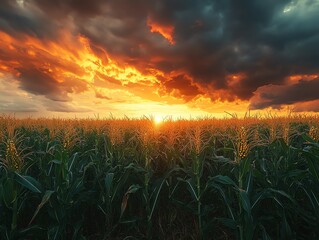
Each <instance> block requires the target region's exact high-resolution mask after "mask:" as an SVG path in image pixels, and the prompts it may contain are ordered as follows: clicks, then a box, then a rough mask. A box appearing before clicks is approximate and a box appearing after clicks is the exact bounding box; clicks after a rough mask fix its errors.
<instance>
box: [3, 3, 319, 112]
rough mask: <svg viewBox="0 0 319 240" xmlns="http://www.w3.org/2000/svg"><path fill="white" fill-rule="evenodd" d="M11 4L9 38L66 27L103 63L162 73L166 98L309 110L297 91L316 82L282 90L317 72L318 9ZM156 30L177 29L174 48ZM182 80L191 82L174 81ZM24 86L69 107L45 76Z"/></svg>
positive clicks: (6, 18)
mask: <svg viewBox="0 0 319 240" xmlns="http://www.w3.org/2000/svg"><path fill="white" fill-rule="evenodd" d="M3 3H4V4H2V5H1V7H0V29H1V30H2V31H5V32H8V33H9V34H10V33H12V32H13V31H15V32H24V33H26V34H30V35H33V36H38V37H42V36H48V37H50V38H54V36H55V35H54V34H53V33H54V32H58V31H59V30H60V29H61V27H63V28H67V29H68V30H69V31H70V32H71V33H72V34H74V35H77V34H81V35H83V36H85V37H87V38H88V39H90V43H91V46H92V49H93V51H94V52H95V53H96V54H98V55H100V56H102V57H101V58H102V59H103V64H107V63H108V57H106V54H109V55H110V56H111V57H112V58H113V59H116V60H117V61H118V62H119V63H121V64H127V65H134V66H135V67H136V68H137V69H138V70H140V71H141V72H143V73H149V69H157V70H159V71H162V72H163V73H164V75H165V76H166V77H162V78H158V79H159V80H160V81H161V84H162V87H163V88H164V89H167V92H168V93H171V92H172V91H174V90H176V91H178V92H179V93H180V97H182V98H184V99H185V100H186V101H188V100H189V99H193V98H195V97H196V96H198V95H200V94H205V95H206V96H210V97H211V99H212V101H214V100H218V99H221V100H229V101H233V100H234V99H242V100H249V99H251V98H252V97H253V99H252V105H251V106H252V107H253V108H263V107H264V106H267V105H269V106H275V105H276V104H279V105H280V104H285V103H286V104H291V103H296V102H299V101H308V100H309V97H307V96H306V94H301V95H300V94H297V93H299V91H298V89H299V88H300V87H307V86H308V84H309V85H311V84H316V82H317V81H312V82H311V83H310V82H309V83H308V82H307V83H306V82H305V83H303V82H300V83H299V84H296V85H293V86H294V87H292V86H285V85H284V83H285V79H286V78H287V77H289V76H290V75H296V74H300V75H305V74H318V73H319V69H318V64H317V63H318V62H319V51H316V49H317V46H318V44H319V25H318V24H317V23H318V20H319V18H318V16H319V3H318V1H316V0H294V1H291V0H283V1H277V0H269V1H263V0H245V1H238V0H223V1H217V0H202V1H200V0H152V1H147V0H135V1H131V0H109V1H103V0H91V1H85V0H68V1H65V0H25V1H24V4H25V6H26V7H25V8H24V9H23V8H21V6H19V4H17V3H15V1H8V0H6V1H3ZM152 24H154V26H155V25H156V27H157V28H161V27H162V28H163V29H164V30H165V29H169V28H170V29H173V31H172V33H171V35H172V36H171V37H172V38H173V40H174V44H170V43H169V41H168V40H167V39H165V37H164V36H163V33H161V32H160V31H153V32H151V31H150V30H151V27H152V26H150V25H152ZM48 29H49V30H48ZM164 30H163V31H164ZM56 36H57V35H56ZM77 71H78V70H77ZM176 72H179V73H181V76H183V75H185V76H186V75H187V76H189V78H190V79H191V80H189V79H188V78H183V77H180V78H178V79H176V78H172V77H170V76H172V74H173V75H174V73H176ZM32 74H33V75H32ZM236 74H237V75H238V74H242V75H244V77H242V78H240V80H239V81H237V82H236V83H232V82H231V81H230V80H229V76H230V75H236ZM175 76H176V75H175ZM21 77H22V78H23V79H24V81H23V82H21V86H22V87H23V88H24V89H26V90H28V91H31V92H34V93H36V94H40V93H41V94H44V95H46V96H48V97H49V98H52V99H54V98H55V97H52V96H57V94H56V93H57V92H59V98H58V100H68V99H67V94H65V92H69V91H73V90H72V89H67V90H63V91H62V92H61V91H60V90H61V88H60V87H57V86H55V84H56V81H55V80H54V79H52V78H50V76H47V75H46V74H44V75H43V73H40V72H34V73H30V72H28V71H25V72H22V75H21ZM31 78H33V79H35V80H34V82H33V83H31V82H30V81H28V79H31ZM40 79H46V83H43V81H42V83H43V84H44V86H43V87H40V86H37V84H40V82H41V80H40ZM36 83H37V84H36ZM42 83H41V84H42ZM271 84H272V85H274V86H275V85H279V86H283V87H287V88H288V89H289V91H291V93H293V94H297V95H296V96H297V97H295V98H292V99H290V100H289V101H288V100H287V99H288V98H287V97H288V96H286V95H283V96H282V97H280V95H281V94H280V93H279V92H276V93H277V95H276V96H272V95H271V94H270V95H267V94H266V92H267V91H272V90H273V88H274V87H269V86H272V85H271ZM275 88H276V87H275ZM279 88H280V89H281V87H279ZM47 89H51V90H50V91H49V92H48V90H47ZM199 89H201V90H199ZM257 89H258V90H257ZM277 89H278V87H277ZM256 90H257V92H256V94H259V93H260V94H261V92H262V94H261V95H260V99H259V100H260V102H256V101H255V99H256V96H254V92H255V91H256ZM218 91H221V92H227V93H228V94H225V96H227V97H225V96H218V95H217V94H216V92H218ZM301 92H302V91H301ZM312 99H316V98H314V96H313V98H312ZM263 100H265V101H263ZM285 100H287V101H285ZM267 101H269V102H270V104H266V103H265V102H267Z"/></svg>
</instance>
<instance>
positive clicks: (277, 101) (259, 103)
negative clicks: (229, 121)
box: [250, 78, 319, 109]
mask: <svg viewBox="0 0 319 240" xmlns="http://www.w3.org/2000/svg"><path fill="white" fill-rule="evenodd" d="M318 89H319V78H316V79H314V80H311V81H305V80H300V81H299V82H297V83H295V84H292V85H267V86H263V87H260V88H258V89H257V91H256V92H255V96H254V97H253V98H252V99H251V104H250V107H251V108H252V109H262V108H266V107H273V108H280V107H281V106H282V105H292V104H295V103H298V102H307V101H314V100H319V92H318ZM316 109H317V108H316Z"/></svg>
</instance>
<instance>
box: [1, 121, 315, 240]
mask: <svg viewBox="0 0 319 240" xmlns="http://www.w3.org/2000/svg"><path fill="white" fill-rule="evenodd" d="M318 140H319V117H318V116H303V115H298V116H289V117H274V118H272V117H269V118H257V117H256V118H254V117H249V118H245V119H237V118H232V119H223V120H218V119H194V120H182V119H180V120H177V121H174V120H172V119H166V120H164V121H163V122H162V123H160V124H155V123H154V121H153V119H152V118H143V119H126V118H124V119H106V120H92V119H86V120H83V119H73V120H66V119H16V118H13V117H9V116H2V117H0V238H1V239H4V240H12V239H50V240H58V239H73V240H81V239H88V240H89V239H101V240H102V239H127V240H128V239H240V240H250V239H262V240H268V239H319V143H318Z"/></svg>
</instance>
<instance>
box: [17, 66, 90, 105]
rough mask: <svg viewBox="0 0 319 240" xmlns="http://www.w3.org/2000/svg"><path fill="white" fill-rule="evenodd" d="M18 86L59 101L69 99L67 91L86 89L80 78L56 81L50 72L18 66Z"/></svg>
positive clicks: (77, 91)
mask: <svg viewBox="0 0 319 240" xmlns="http://www.w3.org/2000/svg"><path fill="white" fill-rule="evenodd" d="M16 70H17V71H18V72H19V77H18V78H17V80H18V81H19V82H20V88H21V89H23V90H25V91H27V92H30V93H32V94H35V95H43V96H45V97H47V98H48V99H51V100H53V101H59V102H67V101H71V98H70V97H69V96H68V93H80V92H83V91H85V90H87V86H86V83H84V82H83V81H81V80H76V79H68V81H66V82H61V83H60V82H58V81H57V80H56V79H54V78H53V77H52V76H51V75H50V74H48V73H45V72H43V71H40V70H39V69H37V68H28V69H26V68H20V69H19V68H18V69H16Z"/></svg>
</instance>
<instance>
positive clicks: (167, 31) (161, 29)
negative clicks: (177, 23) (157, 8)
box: [147, 18, 175, 45]
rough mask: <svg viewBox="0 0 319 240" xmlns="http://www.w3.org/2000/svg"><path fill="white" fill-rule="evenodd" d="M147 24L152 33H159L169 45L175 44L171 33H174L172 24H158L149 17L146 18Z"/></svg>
mask: <svg viewBox="0 0 319 240" xmlns="http://www.w3.org/2000/svg"><path fill="white" fill-rule="evenodd" d="M147 25H148V26H149V27H150V31H151V32H152V33H159V34H161V35H162V36H163V37H164V38H165V39H166V40H167V41H168V42H169V43H170V44H171V45H174V44H175V41H174V38H173V34H174V26H169V25H167V26H164V25H160V24H159V23H156V22H154V21H152V19H151V18H148V19H147Z"/></svg>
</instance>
